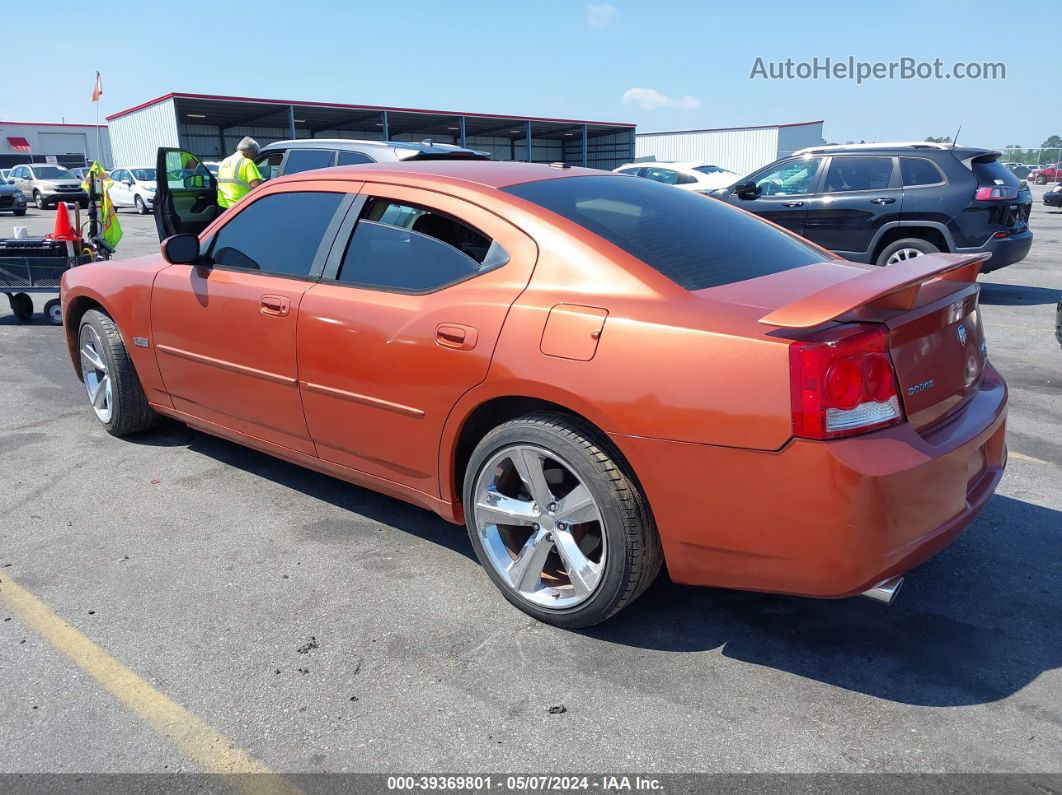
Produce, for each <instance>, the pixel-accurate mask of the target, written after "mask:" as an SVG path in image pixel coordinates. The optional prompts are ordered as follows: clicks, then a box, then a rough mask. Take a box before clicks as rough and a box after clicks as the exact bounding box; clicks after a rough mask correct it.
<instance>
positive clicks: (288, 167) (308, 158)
mask: <svg viewBox="0 0 1062 795" xmlns="http://www.w3.org/2000/svg"><path fill="white" fill-rule="evenodd" d="M335 154H336V153H335V152H333V151H332V150H331V149H292V150H291V151H290V152H288V159H287V162H286V163H284V173H285V174H298V173H299V172H300V171H310V170H312V169H315V168H328V167H329V166H330V165H332V160H333V158H334V157H335Z"/></svg>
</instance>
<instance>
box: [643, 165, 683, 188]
mask: <svg viewBox="0 0 1062 795" xmlns="http://www.w3.org/2000/svg"><path fill="white" fill-rule="evenodd" d="M645 176H646V177H648V178H649V179H651V180H653V181H654V182H663V183H664V184H665V185H674V184H675V183H676V182H678V178H679V173H678V172H677V171H674V170H672V169H670V168H647V169H646V170H645Z"/></svg>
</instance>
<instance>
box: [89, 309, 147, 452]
mask: <svg viewBox="0 0 1062 795" xmlns="http://www.w3.org/2000/svg"><path fill="white" fill-rule="evenodd" d="M78 349H79V351H80V354H81V375H82V380H83V381H84V382H85V389H86V391H87V392H88V396H89V404H90V405H91V406H92V410H93V411H94V412H95V414H96V418H97V419H98V420H99V421H100V422H101V423H102V424H103V427H104V428H105V429H106V430H107V433H109V434H111V435H112V436H127V435H129V434H131V433H138V432H139V431H146V430H147V429H148V428H152V427H154V426H155V425H156V424H157V423H158V421H159V416H158V415H157V414H156V413H155V412H154V410H153V409H152V408H151V406H149V405H148V402H147V397H146V396H145V395H144V388H143V387H142V386H141V385H140V378H139V377H138V376H137V374H136V369H134V367H133V362H132V360H131V359H130V358H129V351H127V350H126V347H125V343H124V342H123V341H122V335H121V334H119V333H118V327H117V326H115V325H114V321H113V320H111V318H110V317H108V316H107V315H105V314H104V313H103V312H100V311H99V310H97V309H90V310H89V311H88V312H86V313H85V315H84V317H82V318H81V325H80V326H79V328H78Z"/></svg>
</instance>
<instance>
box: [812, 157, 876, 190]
mask: <svg viewBox="0 0 1062 795" xmlns="http://www.w3.org/2000/svg"><path fill="white" fill-rule="evenodd" d="M891 182H892V158H891V157H835V158H833V161H832V162H831V163H830V170H829V171H828V172H826V186H825V187H824V188H823V192H824V193H848V192H850V191H856V190H885V189H886V188H888V187H889V185H890V184H891Z"/></svg>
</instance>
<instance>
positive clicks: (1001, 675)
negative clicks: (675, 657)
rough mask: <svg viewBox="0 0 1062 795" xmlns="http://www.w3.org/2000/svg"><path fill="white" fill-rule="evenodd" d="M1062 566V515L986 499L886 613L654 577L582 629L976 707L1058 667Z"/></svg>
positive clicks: (938, 703) (913, 700)
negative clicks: (605, 618) (640, 592)
mask: <svg viewBox="0 0 1062 795" xmlns="http://www.w3.org/2000/svg"><path fill="white" fill-rule="evenodd" d="M1060 559H1062V512H1059V511H1054V510H1050V509H1047V508H1043V507H1040V506H1036V505H1032V504H1030V503H1027V502H1022V501H1021V500H1015V499H1012V498H1010V497H1004V496H996V497H994V498H993V499H992V501H991V502H990V503H989V506H988V507H987V508H986V510H985V512H984V513H983V514H982V515H981V516H980V517H979V518H978V520H977V521H976V522H975V523H974V525H973V526H972V527H971V528H970V529H969V530H968V531H967V533H966V534H965V535H964V536H963V537H962V538H960V539H959V540H958V541H957V542H956V543H955V544H954V545H953V546H952V547H950V548H948V549H946V550H944V551H943V552H941V553H940V554H939V555H937V556H936V557H935V558H933V559H931V560H929V561H927V562H926V563H925V564H923V565H922V566H920V567H919V568H917V569H915V570H914V571H913V572H912V573H911V574H910V575H909V576H908V577H907V581H906V582H905V584H904V588H903V589H902V590H901V592H900V595H899V597H898V599H897V601H896V602H895V603H894V604H893V605H892V606H889V607H886V606H884V605H881V604H879V603H876V602H873V601H871V600H869V599H862V598H859V597H856V598H853V599H842V600H820V599H803V598H796V597H787V596H774V595H767V594H754V593H744V592H740V591H723V590H718V589H703V588H692V587H685V586H679V585H674V584H672V583H670V582H669V581H667V578H666V577H662V578H661V579H660V580H659V581H658V582H657V583H656V585H654V587H653V588H651V589H650V590H649V592H648V593H646V594H645V595H644V596H643V597H642V598H641V599H640V600H638V601H637V602H635V603H634V604H633V605H632V606H631V607H629V608H628V609H626V610H625V611H623V612H622V613H621V614H620V615H618V616H616V617H615V618H614V619H612V620H611V621H609V622H607V623H605V624H603V625H600V626H598V627H594V628H591V629H590V630H587V631H585V632H586V634H587V635H588V636H591V637H594V638H598V639H600V640H605V641H608V642H611V643H617V644H623V645H626V646H631V647H637V648H645V649H654V650H661V651H670V652H696V651H704V650H708V649H714V648H720V647H721V652H722V654H723V655H724V656H726V657H729V658H732V659H735V660H742V661H744V662H748V663H754V664H756V665H762V666H768V667H771V668H775V669H778V670H780V671H785V672H788V673H790V674H794V675H796V676H801V677H806V678H808V679H813V680H817V681H819V682H823V683H826V684H829V685H834V686H836V687H840V688H844V689H846V690H852V691H856V692H859V693H864V694H867V695H871V696H875V697H877V698H882V699H887V700H890V701H896V702H901V703H905V704H916V705H923V706H935V707H945V706H963V705H970V704H981V703H987V702H992V701H998V700H1000V699H1002V698H1005V697H1007V696H1010V695H1012V694H1014V693H1015V692H1017V691H1018V690H1021V689H1022V688H1023V687H1025V686H1026V685H1028V684H1029V683H1030V682H1032V681H1033V680H1034V679H1036V677H1037V676H1039V675H1040V674H1041V673H1043V672H1045V671H1049V670H1052V669H1054V668H1058V667H1059V666H1062V567H1060V563H1059V561H1060ZM663 673H666V672H661V671H660V670H659V669H657V670H656V673H655V674H653V675H662V674H663Z"/></svg>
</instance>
